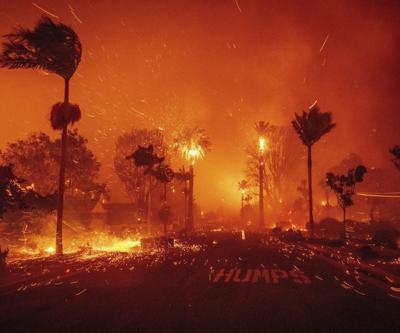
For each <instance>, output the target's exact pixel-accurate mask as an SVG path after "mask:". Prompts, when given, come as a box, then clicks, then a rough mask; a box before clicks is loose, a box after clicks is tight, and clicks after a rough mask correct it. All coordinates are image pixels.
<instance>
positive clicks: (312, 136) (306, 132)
mask: <svg viewBox="0 0 400 333" xmlns="http://www.w3.org/2000/svg"><path fill="white" fill-rule="evenodd" d="M292 125H293V127H294V129H295V131H296V132H297V134H298V135H299V137H300V140H301V142H302V143H303V144H304V145H305V146H306V147H307V167H308V208H309V223H310V236H311V238H313V237H314V216H313V199H312V150H311V148H312V146H313V145H314V143H316V142H317V141H319V139H321V138H322V137H323V136H324V135H325V134H327V133H329V132H330V131H331V130H332V129H333V128H334V127H335V126H336V124H334V123H333V122H332V114H331V113H330V112H321V111H320V109H319V107H318V105H317V103H316V102H315V103H314V104H313V105H311V106H310V108H309V111H308V112H305V111H303V114H302V115H301V116H300V115H298V114H297V113H295V119H294V120H293V121H292Z"/></svg>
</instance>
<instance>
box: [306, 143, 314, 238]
mask: <svg viewBox="0 0 400 333" xmlns="http://www.w3.org/2000/svg"><path fill="white" fill-rule="evenodd" d="M307 167H308V208H309V219H310V220H309V223H310V238H314V216H313V197H312V157H311V146H307Z"/></svg>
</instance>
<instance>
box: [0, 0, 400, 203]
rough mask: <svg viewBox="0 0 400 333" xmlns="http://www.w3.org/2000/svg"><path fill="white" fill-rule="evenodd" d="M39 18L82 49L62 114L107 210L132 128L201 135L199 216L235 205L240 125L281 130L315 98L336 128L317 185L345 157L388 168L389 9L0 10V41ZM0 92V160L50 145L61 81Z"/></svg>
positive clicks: (395, 71)
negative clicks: (206, 143)
mask: <svg viewBox="0 0 400 333" xmlns="http://www.w3.org/2000/svg"><path fill="white" fill-rule="evenodd" d="M38 7H41V8H43V9H44V10H47V11H48V12H50V13H51V14H53V15H56V16H58V17H59V18H60V19H61V20H62V22H63V23H66V24H69V25H71V26H72V27H73V28H74V29H75V30H76V32H77V33H78V34H79V36H80V38H81V41H82V44H83V57H82V62H81V64H80V66H79V68H78V72H77V73H76V74H75V76H74V78H73V79H72V81H71V101H72V102H75V103H79V104H80V106H81V109H82V111H83V117H82V120H81V121H80V122H79V123H78V124H77V127H78V128H79V130H80V131H81V133H82V134H84V135H85V136H87V137H88V139H89V145H90V148H92V149H93V150H94V152H95V153H96V155H97V156H98V158H99V160H100V161H101V162H102V175H103V178H104V180H108V181H109V182H110V184H111V186H112V189H113V194H114V195H115V196H116V197H117V198H119V197H120V198H122V197H123V194H122V193H123V188H122V187H121V186H120V184H119V183H118V182H117V181H116V178H115V176H111V175H112V165H113V148H114V143H115V140H116V138H117V136H118V135H119V134H120V133H122V132H123V131H125V130H129V129H131V128H132V127H143V126H147V127H152V126H155V127H158V126H161V127H163V128H165V129H166V131H171V130H172V129H174V128H175V127H176V126H177V125H179V126H181V125H184V124H188V125H193V124H194V123H199V124H200V125H201V126H202V127H204V128H205V129H206V130H207V131H208V133H209V135H210V137H211V140H212V143H213V147H212V152H211V153H210V154H209V155H208V156H207V157H206V158H205V160H204V161H202V162H200V163H199V165H198V167H197V171H198V176H197V177H196V185H195V186H196V194H197V197H198V200H199V202H200V204H202V205H204V206H208V207H216V206H218V205H219V204H220V202H221V199H222V198H224V199H225V202H226V204H228V205H238V204H239V193H238V192H237V191H236V184H237V182H238V181H239V180H240V179H241V178H243V169H244V166H245V165H244V158H245V156H244V153H243V148H244V145H245V142H246V140H248V139H249V136H250V133H251V130H252V124H253V123H254V122H255V121H257V120H260V119H265V120H267V121H269V122H270V123H273V124H276V125H289V122H290V120H291V118H292V117H293V113H294V112H300V111H301V110H302V109H304V108H306V107H307V106H309V105H310V104H311V103H312V102H313V101H314V100H316V99H318V101H319V104H320V107H321V109H322V110H323V111H331V112H333V115H334V120H335V121H336V122H337V128H336V129H335V130H334V131H333V132H332V133H330V134H329V135H328V136H326V138H325V139H324V140H323V141H322V142H321V143H319V144H318V145H317V147H316V149H315V162H316V177H318V176H321V175H323V173H324V172H325V170H326V168H327V167H329V166H331V165H335V164H338V162H339V161H340V160H341V159H342V158H343V157H344V156H345V155H346V154H348V153H349V152H358V153H359V154H360V155H361V156H362V158H363V160H364V162H365V163H366V164H367V165H368V166H389V159H390V157H389V156H388V153H387V150H388V147H389V146H391V145H393V144H395V143H398V144H399V143H400V132H399V130H398V126H399V120H400V117H399V115H398V114H399V110H398V105H399V102H400V98H399V92H398V91H399V87H400V65H399V63H400V61H399V59H400V57H399V36H400V16H399V15H398V12H399V9H400V8H399V7H400V6H399V5H398V4H397V2H396V1H371V0H357V1H356V0H355V1H339V0H333V1H322V0H321V1H311V0H309V1H284V0H280V1H267V0H264V1H261V0H260V1H244V0H237V3H236V2H235V0H220V1H211V0H209V1H195V0H191V1H184V0H182V1H127V0H126V1H122V0H113V1H110V0H102V1H95V0H87V1H83V0H82V1H77V0H75V1H74V0H70V1H50V0H37V1H35V2H31V1H24V0H19V1H7V0H0V34H2V35H3V34H5V33H7V32H9V31H10V30H11V28H12V27H13V26H16V25H18V24H20V25H22V26H26V27H32V26H33V24H34V23H35V22H36V21H37V20H38V18H39V17H40V15H41V14H42V11H41V10H40V9H39V8H38ZM324 41H325V44H324ZM323 44H324V46H323V47H322V45H323ZM321 47H322V49H321ZM0 82H1V89H0V112H1V115H2V116H3V117H2V118H1V119H2V125H1V130H0V149H1V148H3V147H4V146H5V144H6V143H7V142H9V141H11V140H14V139H16V138H19V137H22V136H25V135H27V134H28V133H30V132H32V131H38V130H42V131H45V132H47V133H52V132H53V131H52V130H51V128H50V125H49V121H48V115H49V109H50V107H51V105H53V104H54V103H55V102H57V101H61V100H62V94H63V83H62V81H61V79H60V78H58V77H57V76H55V75H46V73H43V72H41V71H33V70H13V71H10V70H5V69H3V70H0ZM304 178H305V175H304ZM294 191H295V186H294Z"/></svg>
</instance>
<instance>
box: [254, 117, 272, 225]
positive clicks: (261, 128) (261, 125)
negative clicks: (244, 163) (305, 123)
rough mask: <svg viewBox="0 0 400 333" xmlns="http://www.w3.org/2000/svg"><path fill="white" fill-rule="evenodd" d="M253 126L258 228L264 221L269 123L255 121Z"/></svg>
mask: <svg viewBox="0 0 400 333" xmlns="http://www.w3.org/2000/svg"><path fill="white" fill-rule="evenodd" d="M254 128H255V130H256V132H257V134H258V151H259V164H258V174H259V181H258V183H259V193H258V208H259V226H260V228H264V227H265V222H264V175H265V162H264V154H265V150H266V148H267V147H266V137H267V135H268V131H269V123H268V122H266V121H264V120H261V121H259V122H258V123H255V125H254Z"/></svg>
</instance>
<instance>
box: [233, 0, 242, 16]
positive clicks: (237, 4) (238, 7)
mask: <svg viewBox="0 0 400 333" xmlns="http://www.w3.org/2000/svg"><path fill="white" fill-rule="evenodd" d="M233 1H235V4H236V7H237V9H238V11H239V12H240V13H241V12H242V9H241V8H240V6H239V2H238V1H237V0H233Z"/></svg>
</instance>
